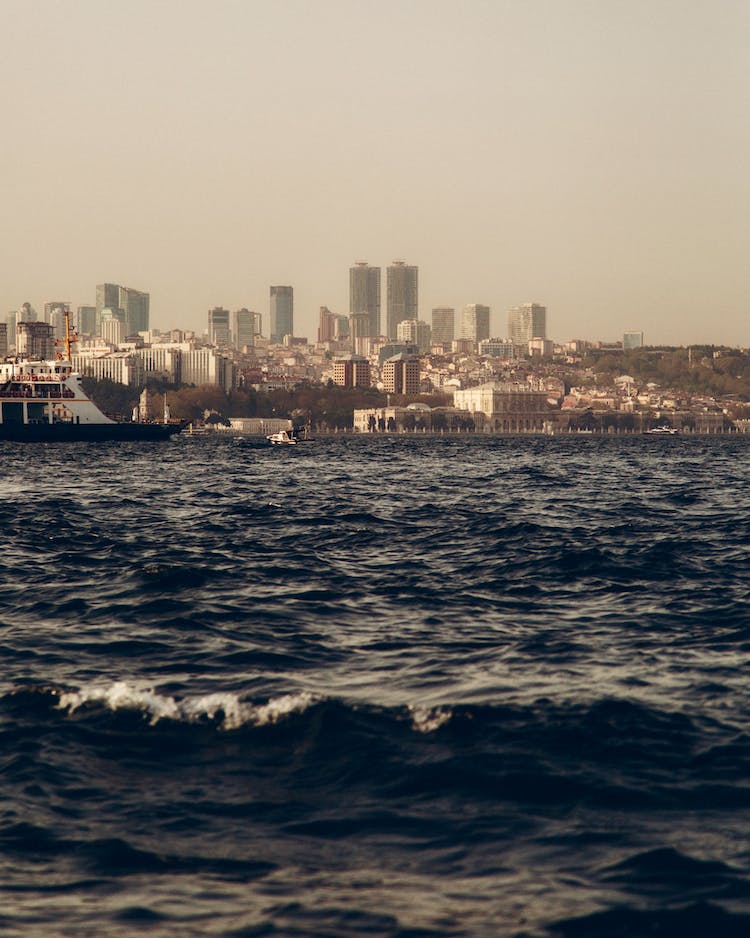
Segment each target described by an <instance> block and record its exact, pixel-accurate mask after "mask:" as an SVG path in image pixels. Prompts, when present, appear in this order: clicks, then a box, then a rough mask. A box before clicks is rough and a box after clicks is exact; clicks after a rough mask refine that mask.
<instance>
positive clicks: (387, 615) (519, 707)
mask: <svg viewBox="0 0 750 938" xmlns="http://www.w3.org/2000/svg"><path fill="white" fill-rule="evenodd" d="M0 461H1V465H2V470H3V471H2V476H0V493H1V498H0V512H1V515H0V517H1V526H0V531H1V532H2V542H3V544H2V570H1V573H0V576H1V577H2V586H1V589H0V597H1V598H0V629H1V630H2V632H1V634H2V644H1V645H0V649H1V651H0V654H1V656H2V658H1V660H2V669H1V670H0V740H1V744H0V791H1V792H2V798H1V799H0V934H2V935H3V936H10V938H13V936H23V938H27V936H34V938H36V936H72V938H89V936H91V938H110V936H127V938H130V936H136V935H138V936H140V935H148V936H159V938H161V936H165V938H185V936H204V935H206V936H231V938H256V936H289V938H303V936H304V938H308V936H312V938H317V936H325V938H328V936H330V938H381V936H382V938H456V936H472V938H474V936H476V938H492V936H512V938H615V936H618V938H641V936H644V938H645V936H649V938H653V936H655V935H658V936H660V938H664V936H680V938H691V936H701V938H703V936H706V938H734V936H743V938H746V936H748V935H750V733H749V729H750V681H749V680H748V659H749V656H750V605H749V600H750V494H749V493H750V440H746V439H744V438H742V437H737V436H733V437H728V436H727V437H698V436H678V437H664V438H659V437H640V436H631V437H627V436H617V437H607V436H596V435H584V434H580V435H574V436H566V437H534V436H525V437H481V438H480V437H474V436H473V435H459V436H438V437H432V436H422V435H418V434H417V435H400V436H392V435H374V436H369V435H368V436H352V435H349V434H345V435H343V434H342V435H333V436H326V437H321V438H319V439H317V440H314V441H309V442H306V443H302V444H300V445H298V446H296V447H271V446H268V445H267V444H266V443H265V441H261V440H254V439H250V438H244V437H233V436H230V435H225V434H206V435H202V436H201V435H194V436H190V435H187V434H181V435H179V436H177V437H173V438H172V439H170V440H165V441H160V442H150V443H99V444H27V445H18V444H8V443H5V444H0Z"/></svg>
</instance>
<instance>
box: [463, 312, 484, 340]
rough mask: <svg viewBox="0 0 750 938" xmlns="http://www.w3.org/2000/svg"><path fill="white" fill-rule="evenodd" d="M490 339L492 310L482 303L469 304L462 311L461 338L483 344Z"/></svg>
mask: <svg viewBox="0 0 750 938" xmlns="http://www.w3.org/2000/svg"><path fill="white" fill-rule="evenodd" d="M489 337H490V308H489V306H483V305H482V304H481V303H469V305H468V306H464V308H463V309H462V310H461V338H462V339H471V341H472V342H481V341H482V339H489Z"/></svg>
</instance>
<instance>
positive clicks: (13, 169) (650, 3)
mask: <svg viewBox="0 0 750 938" xmlns="http://www.w3.org/2000/svg"><path fill="white" fill-rule="evenodd" d="M0 43H2V50H1V52H0V121H1V122H2V123H1V131H0V219H1V220H2V224H1V226H0V230H1V234H0V239H1V240H0V312H2V313H3V314H4V313H5V312H7V311H9V310H11V309H15V308H17V307H18V306H19V305H20V304H21V303H22V302H23V301H24V300H29V301H30V302H31V303H32V304H33V305H34V306H36V307H37V308H39V307H40V306H42V305H43V304H44V302H46V301H49V300H58V299H59V300H69V301H70V302H71V303H72V304H73V306H77V305H81V304H85V303H93V302H94V294H95V284H96V283H99V282H103V281H105V280H107V281H112V282H116V283H123V284H126V285H128V286H132V287H136V288H137V289H142V290H147V291H149V292H150V293H151V319H152V324H153V325H154V326H156V327H159V328H168V327H172V326H183V327H186V328H194V329H200V330H202V329H204V328H205V324H206V311H207V309H208V308H209V307H211V306H216V305H222V306H226V307H229V308H233V309H234V308H237V307H239V306H247V307H249V308H251V309H256V310H259V311H260V312H262V313H263V314H264V331H265V332H267V325H266V324H267V314H268V293H269V285H270V284H272V283H278V284H286V283H289V284H292V286H293V287H294V293H295V332H296V333H297V334H301V335H305V334H307V335H309V336H313V335H314V331H315V328H316V325H317V315H318V308H319V307H320V306H321V305H327V306H328V307H329V308H331V309H333V310H335V311H337V312H347V311H348V303H349V293H348V284H349V274H348V269H349V267H350V266H351V264H352V263H353V262H354V261H355V260H357V259H364V260H368V261H369V262H370V263H371V264H379V265H380V266H382V267H383V268H385V267H386V266H387V265H388V264H389V263H390V262H391V261H392V260H393V259H394V258H401V259H404V260H406V261H407V262H408V263H411V264H417V265H418V266H419V276H420V315H421V317H422V318H424V319H426V320H428V321H429V319H430V311H431V309H432V307H433V306H438V305H451V306H456V307H457V308H460V307H461V306H462V305H464V304H466V303H487V304H489V305H490V306H491V307H492V332H493V334H495V335H501V336H504V335H505V332H506V315H507V309H508V307H509V306H511V305H514V304H517V303H522V302H527V301H531V300H533V301H535V302H539V303H543V304H545V305H546V306H547V308H548V328H549V331H550V334H551V336H552V337H553V338H555V339H558V340H565V339H569V338H574V337H581V338H616V337H619V336H620V334H621V333H622V331H623V330H630V329H639V330H640V329H643V330H644V332H645V333H646V340H647V341H648V342H652V343H657V342H670V343H689V342H699V341H706V342H709V341H714V342H725V343H730V344H739V345H743V344H744V345H750V317H749V316H748V313H749V312H750V309H749V305H750V304H749V303H748V283H747V271H748V262H747V253H748V248H749V247H750V238H749V237H748V236H749V235H750V172H749V169H748V167H749V165H750V119H749V117H748V115H749V114H750V2H748V0H710V2H709V0H494V2H483V0H465V2H463V3H457V2H455V0H450V2H448V0H429V2H423V0H411V2H410V0H400V2H391V0H377V2H376V0H369V2H364V0H348V2H347V0H315V2H313V0H275V2H266V0H243V2H239V0H237V2H234V0H223V2H222V0H212V2H210V3H209V2H208V0H205V2H193V0H180V2H176V0H127V2H126V0H121V2H116V3H114V2H106V0H95V2H94V0H59V2H54V0H0ZM383 296H384V302H383V317H385V277H384V278H383Z"/></svg>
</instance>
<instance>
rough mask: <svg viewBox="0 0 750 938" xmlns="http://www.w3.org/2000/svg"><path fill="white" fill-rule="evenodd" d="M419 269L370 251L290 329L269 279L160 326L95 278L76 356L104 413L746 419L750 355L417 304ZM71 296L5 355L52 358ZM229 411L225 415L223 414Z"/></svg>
mask: <svg viewBox="0 0 750 938" xmlns="http://www.w3.org/2000/svg"><path fill="white" fill-rule="evenodd" d="M418 283H419V278H418V269H417V268H416V267H414V266H411V265H408V264H406V263H405V262H403V261H398V262H394V263H393V264H392V265H391V266H389V267H388V268H387V271H386V290H385V297H386V311H385V312H386V314H385V316H382V315H381V290H380V285H381V270H380V268H378V267H373V266H371V265H369V264H368V263H367V262H366V261H359V262H357V263H356V264H355V265H354V266H353V267H352V268H351V269H350V271H349V285H350V306H351V309H350V310H349V311H348V312H347V313H336V312H333V311H331V310H330V309H328V308H327V307H325V306H323V307H321V308H320V310H319V316H318V330H317V340H316V341H310V340H309V339H308V338H305V337H301V336H297V335H295V333H294V290H293V288H292V287H291V286H288V285H284V286H272V287H271V288H270V291H269V313H268V315H267V317H265V318H266V322H265V323H264V315H263V314H262V313H260V312H257V311H254V310H249V309H247V308H241V309H235V310H229V309H225V308H224V307H220V306H217V307H213V308H212V309H210V310H207V313H206V328H205V330H204V331H203V332H201V333H197V332H195V331H191V330H183V329H179V328H174V329H169V330H159V329H155V328H152V327H151V324H150V298H149V294H148V293H146V292H143V291H141V290H135V289H132V288H130V287H124V286H121V285H118V284H108V283H105V284H100V285H99V286H97V288H96V304H95V305H93V306H79V307H77V309H76V310H75V311H73V312H72V313H71V315H72V318H73V320H74V321H75V324H76V337H75V343H74V346H73V356H72V357H73V365H74V367H75V369H76V370H78V371H80V372H81V373H82V374H83V375H84V376H85V377H86V379H87V388H88V389H89V391H90V393H91V394H92V395H93V397H94V399H96V400H97V401H98V402H99V403H100V405H101V406H102V407H103V408H104V409H105V410H107V411H108V412H117V413H123V414H127V413H130V412H131V410H132V408H133V407H134V406H136V405H137V404H138V403H139V401H141V398H142V391H143V389H144V388H145V389H147V392H148V393H147V394H146V397H145V398H144V400H146V401H147V402H148V400H150V401H151V409H152V410H153V412H154V413H159V412H161V408H162V405H163V400H164V396H165V395H167V396H168V399H169V405H170V409H171V412H172V414H173V416H175V417H181V418H185V419H189V420H192V421H198V420H201V419H206V418H207V417H208V418H209V419H211V418H213V420H214V422H215V423H216V424H217V425H223V424H226V421H228V420H230V419H231V418H256V417H257V418H264V419H289V420H293V421H295V422H296V423H297V424H300V425H301V424H303V423H306V424H309V425H313V426H315V427H317V428H320V429H335V430H341V429H353V430H355V431H356V432H360V433H373V432H376V433H377V432H433V433H435V432H439V433H444V432H480V433H565V432H606V433H637V432H642V431H644V430H647V429H649V428H651V427H654V426H657V425H668V426H672V427H675V428H677V429H679V430H681V431H683V432H695V433H723V432H734V431H743V432H744V431H745V429H746V427H747V420H748V418H750V406H748V402H750V355H748V352H747V350H742V349H734V348H717V347H707V346H700V347H691V348H655V347H647V346H645V345H644V341H643V334H642V333H638V332H629V333H625V334H624V335H623V337H622V340H621V341H620V342H617V343H609V344H607V343H602V342H588V341H583V340H571V341H568V342H565V343H556V342H554V341H552V340H551V339H550V338H549V337H548V334H547V332H548V323H547V309H546V307H544V306H542V305H541V304H538V303H526V304H521V305H518V306H514V307H512V308H511V309H509V310H508V312H507V327H506V333H505V335H504V336H502V337H493V336H491V335H490V323H491V310H490V308H489V307H488V306H486V305H483V304H481V303H469V304H467V305H466V306H464V307H463V308H462V309H461V310H459V311H456V310H455V309H453V308H451V307H446V306H442V307H436V308H435V309H434V310H433V311H432V315H431V321H430V322H428V321H426V320H422V319H419V318H418V309H419V305H418ZM69 309H70V305H69V304H68V303H67V302H63V301H53V302H50V303H47V304H45V307H44V311H43V312H42V313H39V314H37V312H36V311H35V310H34V309H33V307H32V306H31V304H29V303H25V304H23V305H22V306H21V307H20V308H19V309H18V310H16V311H14V312H13V313H11V314H10V315H9V316H8V317H7V320H6V323H0V355H2V356H3V357H7V356H18V357H31V358H50V357H53V356H54V355H55V354H57V353H59V350H60V346H61V341H62V339H63V333H64V328H65V311H66V310H69ZM217 417H218V418H219V419H216V418H217Z"/></svg>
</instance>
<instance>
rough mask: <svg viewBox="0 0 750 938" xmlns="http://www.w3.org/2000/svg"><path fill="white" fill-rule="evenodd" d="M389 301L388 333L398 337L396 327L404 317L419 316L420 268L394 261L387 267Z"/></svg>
mask: <svg viewBox="0 0 750 938" xmlns="http://www.w3.org/2000/svg"><path fill="white" fill-rule="evenodd" d="M386 279H387V288H388V302H387V315H386V320H387V321H386V333H387V336H388V338H389V339H395V338H396V327H397V326H398V324H399V323H400V322H403V320H404V319H418V318H419V268H417V267H412V266H409V265H408V264H406V263H404V261H394V262H393V263H392V264H391V265H390V267H388V269H387V278H386Z"/></svg>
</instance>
